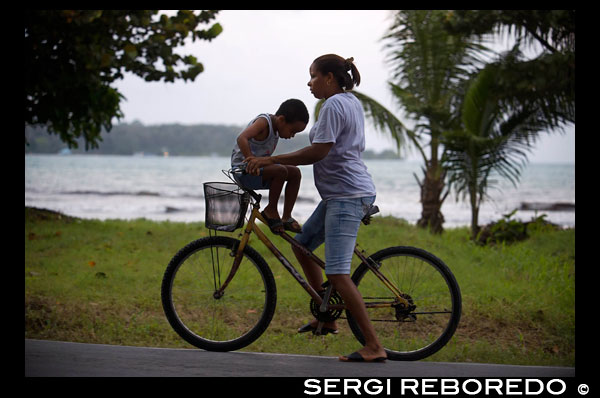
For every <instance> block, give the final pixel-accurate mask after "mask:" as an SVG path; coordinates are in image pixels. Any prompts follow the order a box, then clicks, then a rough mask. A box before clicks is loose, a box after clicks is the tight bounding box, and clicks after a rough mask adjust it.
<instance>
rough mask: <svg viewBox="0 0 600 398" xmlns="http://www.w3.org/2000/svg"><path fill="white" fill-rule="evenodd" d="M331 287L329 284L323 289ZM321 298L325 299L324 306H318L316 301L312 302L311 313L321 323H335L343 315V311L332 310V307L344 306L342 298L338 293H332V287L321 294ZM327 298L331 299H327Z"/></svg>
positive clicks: (312, 300) (324, 285)
mask: <svg viewBox="0 0 600 398" xmlns="http://www.w3.org/2000/svg"><path fill="white" fill-rule="evenodd" d="M327 285H329V283H328V282H326V283H325V284H323V287H326V286H327ZM319 296H321V298H322V299H323V304H325V303H327V304H326V305H323V304H318V303H317V302H316V301H315V300H314V299H311V300H310V312H311V313H312V314H313V316H314V317H315V318H316V319H317V320H318V321H320V322H333V321H335V320H336V319H338V318H339V317H340V316H341V315H342V310H341V309H337V308H330V306H332V305H333V306H336V307H337V305H338V304H342V303H343V300H342V297H341V296H340V294H339V293H338V292H332V289H331V285H329V286H328V287H327V289H326V290H323V291H321V292H319ZM326 297H329V298H328V299H326Z"/></svg>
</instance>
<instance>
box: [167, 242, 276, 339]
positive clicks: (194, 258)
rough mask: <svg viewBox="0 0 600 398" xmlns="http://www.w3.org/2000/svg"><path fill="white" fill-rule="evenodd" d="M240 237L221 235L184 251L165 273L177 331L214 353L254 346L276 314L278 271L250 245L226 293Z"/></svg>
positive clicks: (170, 314)
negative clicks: (221, 290) (270, 266)
mask: <svg viewBox="0 0 600 398" xmlns="http://www.w3.org/2000/svg"><path fill="white" fill-rule="evenodd" d="M239 243H240V241H239V240H237V239H233V238H229V237H224V236H217V237H209V238H203V239H199V240H196V241H194V242H191V243H190V244H188V245H187V246H185V247H184V248H183V249H181V250H180V251H179V252H178V253H177V254H176V255H175V256H174V257H173V259H172V260H171V262H170V263H169V265H168V266H167V269H166V271H165V274H164V276H163V281H162V287H161V298H162V304H163V309H164V311H165V315H166V316H167V319H168V320H169V323H170V324H171V326H172V327H173V329H174V330H175V331H176V332H177V333H178V334H179V335H180V336H181V337H182V338H183V339H184V340H185V341H187V342H188V343H190V344H192V345H194V346H196V347H199V348H202V349H205V350H209V351H233V350H239V349H240V348H243V347H246V346H247V345H249V344H251V343H252V342H253V341H255V340H256V339H257V338H259V337H260V335H261V334H262V333H263V332H264V331H265V330H266V328H267V326H268V325H269V323H270V322H271V319H272V318H273V314H274V312H275V304H276V301H277V291H276V287H275V280H274V278H273V273H272V272H271V270H270V269H269V267H268V266H267V263H266V262H265V260H264V259H263V258H262V256H261V255H260V254H258V253H257V252H256V251H255V250H254V249H252V248H251V247H249V246H246V248H245V249H244V253H243V258H242V262H241V264H240V267H239V269H238V270H237V272H236V274H235V277H234V278H233V280H232V281H231V282H230V283H229V285H228V286H227V288H226V289H225V291H224V294H223V295H222V296H221V295H215V292H216V291H217V289H219V288H220V287H221V286H222V284H223V283H224V282H225V280H226V279H227V276H228V275H229V272H230V270H231V267H232V264H233V260H234V257H233V254H234V253H235V251H236V250H237V247H238V245H239Z"/></svg>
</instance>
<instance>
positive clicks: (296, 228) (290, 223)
mask: <svg viewBox="0 0 600 398" xmlns="http://www.w3.org/2000/svg"><path fill="white" fill-rule="evenodd" d="M283 229H285V230H286V231H292V232H296V233H298V234H300V233H302V227H301V226H300V224H298V221H296V220H294V219H293V218H292V217H290V218H288V219H287V220H286V221H284V222H283Z"/></svg>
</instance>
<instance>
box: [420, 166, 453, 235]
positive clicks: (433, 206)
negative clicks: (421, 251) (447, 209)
mask: <svg viewBox="0 0 600 398" xmlns="http://www.w3.org/2000/svg"><path fill="white" fill-rule="evenodd" d="M423 171H424V173H425V177H424V179H423V181H422V182H420V181H419V180H418V179H417V182H418V183H419V186H420V187H421V206H422V210H421V218H420V219H419V221H417V225H418V226H419V227H422V228H429V230H430V231H431V232H433V233H435V234H441V233H442V232H444V227H443V226H442V224H443V223H444V216H443V214H442V211H441V208H442V203H443V202H444V199H445V198H446V196H447V194H448V193H447V192H446V194H445V195H443V196H442V191H443V190H444V187H445V185H446V184H445V183H444V177H445V176H446V172H445V171H444V170H443V169H442V168H441V167H440V165H439V163H438V162H427V169H425V170H423Z"/></svg>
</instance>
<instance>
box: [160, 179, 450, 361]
mask: <svg viewBox="0 0 600 398" xmlns="http://www.w3.org/2000/svg"><path fill="white" fill-rule="evenodd" d="M239 171H240V170H235V169H230V170H224V173H225V174H226V175H227V176H228V177H229V179H231V180H232V183H228V182H217V183H212V182H207V183H204V191H205V200H206V220H205V224H206V226H207V227H208V228H209V231H211V230H216V231H227V232H232V231H234V230H236V229H239V228H241V227H243V226H244V219H245V215H246V213H247V209H248V206H249V204H252V210H251V212H250V216H249V218H248V222H247V223H246V226H245V228H244V232H243V235H242V237H241V240H239V239H235V238H232V237H227V236H216V235H214V236H213V235H212V234H211V233H209V237H205V238H201V239H198V240H195V241H193V242H191V243H189V244H187V245H186V246H185V247H183V248H182V249H181V250H179V252H178V253H177V254H175V256H174V257H173V258H172V260H171V261H170V262H169V264H168V266H167V268H166V270H165V273H164V276H163V280H162V286H161V299H162V305H163V309H164V312H165V315H166V317H167V319H168V321H169V323H170V325H171V326H172V328H173V329H174V330H175V332H177V334H179V336H180V337H181V338H183V339H184V340H185V341H187V342H188V343H190V344H192V345H194V346H196V347H198V348H201V349H204V350H208V351H234V350H239V349H241V348H244V347H246V346H248V345H249V344H251V343H252V342H254V341H255V340H256V339H258V338H259V337H260V336H261V335H262V334H263V333H264V332H265V330H266V329H267V327H268V326H269V323H270V322H271V320H272V318H273V315H274V313H275V306H276V301H277V289H276V285H275V279H274V278H273V273H272V272H271V269H270V268H269V266H268V264H267V262H266V261H265V259H264V258H263V257H262V256H261V255H260V254H259V253H258V252H257V251H256V250H255V249H253V248H252V247H251V246H250V245H248V241H249V238H250V235H251V233H253V232H254V233H255V235H256V236H257V237H258V239H259V240H260V241H261V242H262V243H263V244H264V245H265V246H266V247H267V248H268V249H269V250H270V251H271V252H272V253H273V254H274V255H275V257H276V258H277V259H278V260H279V261H280V262H281V264H282V265H283V267H284V268H285V269H287V270H288V271H289V272H290V274H291V275H292V277H293V278H294V279H295V280H296V281H297V282H298V283H299V284H300V285H301V286H302V288H303V289H304V290H305V291H306V292H307V293H308V295H309V296H310V305H309V306H310V310H311V313H312V314H313V316H314V317H315V318H316V319H317V320H318V321H319V323H318V327H317V329H316V330H315V331H314V332H313V333H314V334H320V332H321V327H322V326H323V324H324V323H325V322H330V321H333V320H337V319H339V318H340V317H341V316H342V313H343V312H344V310H345V307H344V303H343V300H342V298H341V296H340V295H339V294H338V293H337V292H336V291H335V290H334V289H333V287H332V285H331V284H329V282H325V283H324V284H323V289H324V290H323V291H319V292H317V291H316V290H315V289H313V288H312V287H311V286H310V285H309V284H308V282H307V281H306V280H305V279H304V278H303V277H302V276H301V275H300V274H299V273H298V271H296V269H295V268H294V266H293V265H292V264H291V263H290V262H289V261H288V260H287V259H286V258H285V256H284V255H283V254H282V253H281V252H280V251H279V249H277V247H276V246H275V245H274V244H273V243H272V242H271V241H270V240H269V239H268V238H267V236H266V235H265V234H264V232H262V231H261V229H260V228H259V227H258V225H257V223H256V220H257V219H258V220H259V221H261V222H263V223H264V224H265V225H267V223H266V221H265V220H264V218H263V217H262V215H261V214H260V211H259V209H260V201H261V198H262V196H261V195H260V194H257V193H256V192H254V191H252V190H248V189H244V188H243V187H242V186H240V185H239V184H238V183H237V181H236V180H235V173H236V172H239ZM378 211H379V209H378V207H377V206H372V207H371V208H370V209H369V211H367V214H366V215H365V217H364V218H363V220H362V221H363V223H364V224H369V222H370V220H371V216H372V215H373V214H375V213H377V212H378ZM277 235H278V236H279V237H281V238H283V239H284V240H285V241H287V242H288V243H290V244H291V245H293V246H295V247H296V248H299V249H300V250H302V252H303V253H305V254H306V255H308V256H309V257H310V258H312V259H313V260H314V261H315V262H316V263H317V264H319V266H320V267H322V268H323V269H324V268H325V264H324V262H323V261H322V260H321V259H320V258H319V257H318V256H316V255H315V254H313V253H312V252H311V251H309V250H308V249H306V248H305V247H303V246H302V245H300V244H299V243H298V242H296V241H295V240H294V238H293V237H291V236H290V235H288V234H287V233H286V232H282V233H280V234H277ZM354 255H355V256H357V257H358V259H359V260H360V265H359V266H358V267H357V268H356V270H355V271H354V273H353V274H352V280H353V282H354V283H355V284H356V285H357V287H358V289H359V291H360V293H361V295H362V296H363V299H364V301H365V304H366V307H367V311H368V312H369V316H370V318H371V322H372V323H373V326H374V327H375V330H376V331H377V335H378V337H379V339H380V341H381V343H382V345H383V346H384V347H385V350H386V353H387V357H388V359H390V360H419V359H423V358H426V357H428V356H430V355H432V354H434V353H436V352H437V351H439V350H440V349H441V348H442V347H443V346H444V345H446V343H448V341H449V340H450V338H451V337H452V335H453V334H454V332H455V330H456V328H457V326H458V323H459V321H460V316H461V305H462V299H461V294H460V288H459V286H458V283H457V282H456V278H455V277H454V275H453V274H452V272H451V271H450V269H449V268H448V266H446V264H444V263H443V262H442V260H440V259H439V258H437V257H436V256H434V255H433V254H431V253H428V252H426V251H425V250H422V249H418V248H414V247H408V246H394V247H388V248H385V249H382V250H379V251H377V252H376V253H374V254H372V255H370V256H369V255H366V254H365V252H364V250H361V249H359V245H358V244H357V245H356V247H355V249H354ZM346 319H347V321H348V324H349V326H350V329H351V330H352V333H353V334H354V336H355V337H356V339H357V340H358V341H359V342H360V343H361V344H363V345H364V344H365V340H364V337H363V335H362V332H361V331H360V328H359V327H358V324H357V323H356V321H355V320H354V319H353V318H352V314H351V313H350V312H349V311H347V310H346Z"/></svg>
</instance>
